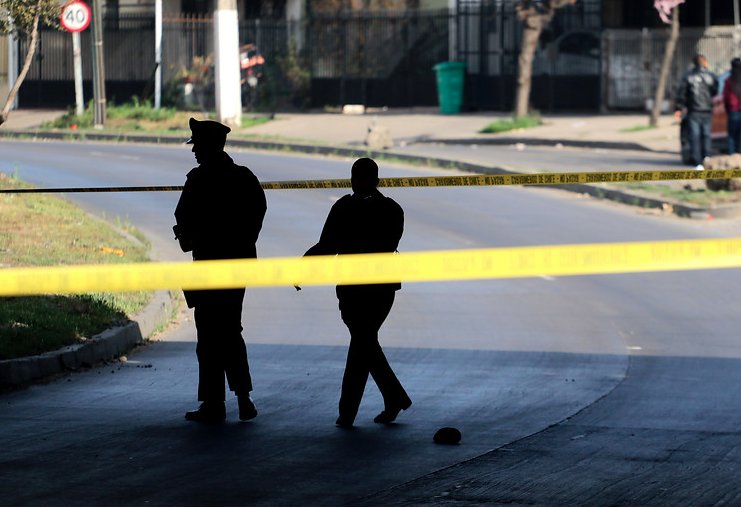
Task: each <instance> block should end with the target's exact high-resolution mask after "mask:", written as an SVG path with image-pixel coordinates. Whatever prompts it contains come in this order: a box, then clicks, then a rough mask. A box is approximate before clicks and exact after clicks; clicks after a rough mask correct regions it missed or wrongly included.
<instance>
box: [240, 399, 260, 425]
mask: <svg viewBox="0 0 741 507" xmlns="http://www.w3.org/2000/svg"><path fill="white" fill-rule="evenodd" d="M237 403H239V420H240V421H249V420H250V419H254V418H255V417H257V408H255V404H254V403H253V401H252V398H250V395H249V394H245V395H242V396H237Z"/></svg>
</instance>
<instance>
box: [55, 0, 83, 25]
mask: <svg viewBox="0 0 741 507" xmlns="http://www.w3.org/2000/svg"><path fill="white" fill-rule="evenodd" d="M60 22H61V24H62V27H63V28H64V29H65V30H67V31H68V32H73V33H74V32H82V31H83V30H85V29H86V28H87V27H88V26H90V7H88V5H87V4H86V3H85V2H81V1H80V0H73V1H72V2H69V3H68V4H66V5H65V6H64V7H62V15H61V19H60Z"/></svg>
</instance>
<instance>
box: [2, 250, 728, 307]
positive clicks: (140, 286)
mask: <svg viewBox="0 0 741 507" xmlns="http://www.w3.org/2000/svg"><path fill="white" fill-rule="evenodd" d="M737 267H741V238H733V239H709V240H707V239H706V240H688V241H659V242H642V243H598V244H585V245H559V246H537V247H518V248H492V249H479V250H443V251H430V252H412V253H403V254H360V255H343V256H324V257H304V258H266V259H240V260H219V261H200V262H180V263H137V264H107V265H84V266H57V267H27V268H4V269H0V296H12V295H34V294H62V293H85V292H100V291H103V292H120V291H135V290H157V289H179V288H182V289H223V288H232V287H271V286H286V287H290V286H291V285H295V284H298V285H333V284H368V283H389V282H398V281H403V282H430V281H449V280H473V279H497V278H519V277H533V276H571V275H595V274H610V273H633V272H647V271H673V270H695V269H717V268H737Z"/></svg>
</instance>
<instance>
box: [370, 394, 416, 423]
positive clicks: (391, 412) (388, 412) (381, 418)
mask: <svg viewBox="0 0 741 507" xmlns="http://www.w3.org/2000/svg"><path fill="white" fill-rule="evenodd" d="M411 406H412V400H410V399H409V398H407V399H406V400H404V401H402V402H399V404H398V405H393V406H387V407H386V408H384V409H383V412H381V413H380V414H378V415H377V416H376V417H375V418H374V419H373V422H375V423H379V424H389V423H392V422H394V421H395V420H396V417H397V416H398V415H399V412H401V411H402V410H406V409H408V408H409V407H411Z"/></svg>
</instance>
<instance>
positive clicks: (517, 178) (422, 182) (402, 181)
mask: <svg viewBox="0 0 741 507" xmlns="http://www.w3.org/2000/svg"><path fill="white" fill-rule="evenodd" d="M731 178H741V169H719V170H708V171H695V170H686V171H685V170H681V171H673V170H664V171H603V172H566V173H532V174H470V175H460V176H458V175H451V176H416V177H409V178H382V179H381V181H380V183H379V186H380V187H391V188H407V187H474V186H508V185H574V184H589V183H630V182H645V181H666V180H714V179H731ZM261 185H262V188H264V189H265V190H298V189H321V188H327V189H329V188H350V180H349V179H326V180H295V181H267V182H263V183H261ZM182 189H183V187H182V186H181V185H167V186H141V187H59V188H20V189H12V188H8V189H5V188H3V189H0V194H41V193H86V192H178V191H181V190H182Z"/></svg>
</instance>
